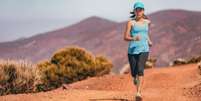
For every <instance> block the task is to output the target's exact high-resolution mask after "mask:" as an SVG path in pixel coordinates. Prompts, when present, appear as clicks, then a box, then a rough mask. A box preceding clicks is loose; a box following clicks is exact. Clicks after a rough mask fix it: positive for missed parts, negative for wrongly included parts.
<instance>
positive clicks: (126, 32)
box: [124, 20, 140, 41]
mask: <svg viewBox="0 0 201 101" xmlns="http://www.w3.org/2000/svg"><path fill="white" fill-rule="evenodd" d="M131 26H132V22H131V20H129V21H128V22H127V25H126V28H125V32H124V40H125V41H137V40H139V39H140V38H139V37H138V36H136V37H131V36H130V30H131Z"/></svg>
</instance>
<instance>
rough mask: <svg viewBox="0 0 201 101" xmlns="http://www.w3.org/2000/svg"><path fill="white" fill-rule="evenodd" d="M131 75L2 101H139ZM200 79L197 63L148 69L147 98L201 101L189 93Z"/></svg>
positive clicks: (152, 100)
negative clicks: (136, 97) (137, 100)
mask: <svg viewBox="0 0 201 101" xmlns="http://www.w3.org/2000/svg"><path fill="white" fill-rule="evenodd" d="M131 80H132V79H131V76H130V74H125V75H105V76H103V77H93V78H88V79H87V80H83V81H79V82H76V83H73V84H70V85H65V86H66V87H67V89H66V90H63V89H62V88H58V89H56V90H53V91H49V92H41V93H35V94H32V93H30V94H18V95H7V96H1V97H0V101H135V100H134V94H135V89H134V85H133V84H132V81H131ZM199 82H201V81H200V77H199V75H198V69H197V65H196V64H189V65H183V66H175V67H167V68H153V69H147V70H145V84H144V88H143V93H142V94H143V101H196V100H197V101H201V99H198V97H193V96H190V95H186V92H187V91H188V90H187V89H188V88H191V87H193V86H195V85H197V84H198V83H199Z"/></svg>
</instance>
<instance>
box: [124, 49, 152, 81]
mask: <svg viewBox="0 0 201 101" xmlns="http://www.w3.org/2000/svg"><path fill="white" fill-rule="evenodd" d="M148 56H149V52H141V53H139V54H128V60H129V64H130V70H131V75H132V77H136V76H137V75H138V76H144V67H145V63H146V61H147V59H148Z"/></svg>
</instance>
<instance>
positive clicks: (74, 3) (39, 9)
mask: <svg viewBox="0 0 201 101" xmlns="http://www.w3.org/2000/svg"><path fill="white" fill-rule="evenodd" d="M134 1H135V0H0V12H1V13H0V35H1V38H0V42H3V41H10V40H14V39H17V38H20V37H29V36H32V35H35V34H38V33H42V32H47V31H51V30H54V29H57V28H61V27H64V26H69V25H71V24H73V23H76V22H78V21H80V20H82V19H85V18H87V17H90V16H93V15H96V16H100V17H104V18H107V19H110V20H113V21H125V20H127V19H128V17H129V12H130V11H131V10H132V6H133V2H134ZM141 1H143V2H144V3H145V13H147V14H149V13H152V12H155V11H159V10H164V9H186V10H193V11H201V6H200V5H201V1H200V0H141Z"/></svg>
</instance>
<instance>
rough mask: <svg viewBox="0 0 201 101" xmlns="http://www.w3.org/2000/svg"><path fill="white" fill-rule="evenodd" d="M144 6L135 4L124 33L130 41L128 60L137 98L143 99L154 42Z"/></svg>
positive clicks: (138, 2)
mask: <svg viewBox="0 0 201 101" xmlns="http://www.w3.org/2000/svg"><path fill="white" fill-rule="evenodd" d="M144 9H145V8H144V4H143V3H142V2H141V1H137V2H135V3H134V6H133V11H132V12H131V14H133V15H132V16H131V19H130V20H129V21H128V22H127V25H126V29H125V32H124V40H125V41H128V42H129V44H128V54H127V55H128V60H129V64H130V70H131V76H132V78H133V83H134V85H135V86H136V89H137V93H136V94H135V97H136V98H142V95H141V90H142V86H143V81H144V80H143V77H144V68H145V63H146V61H147V59H148V56H149V48H150V47H151V46H152V42H151V40H150V37H149V27H150V23H151V21H150V20H149V19H148V18H147V16H146V15H145V14H144Z"/></svg>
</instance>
